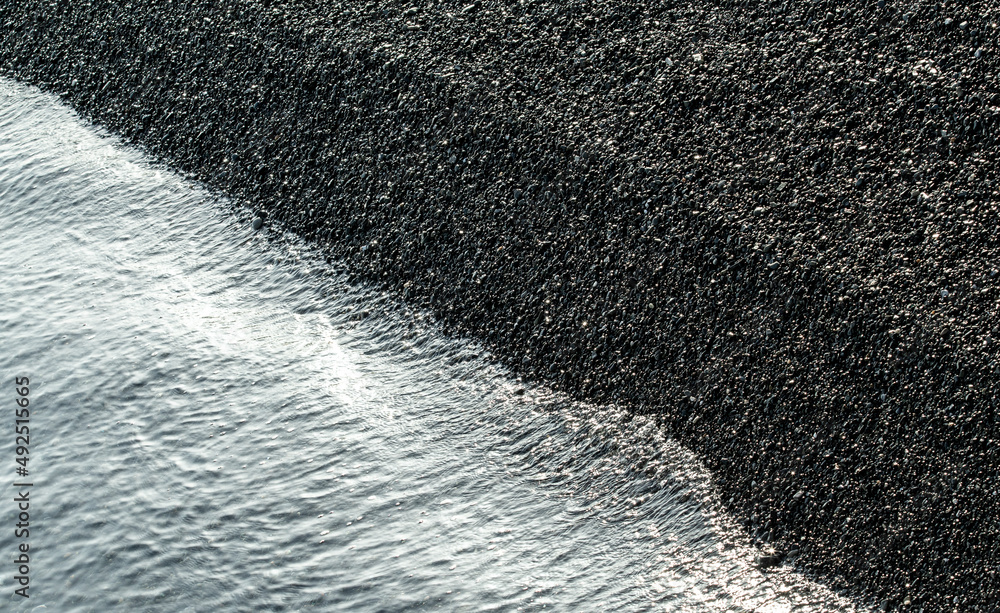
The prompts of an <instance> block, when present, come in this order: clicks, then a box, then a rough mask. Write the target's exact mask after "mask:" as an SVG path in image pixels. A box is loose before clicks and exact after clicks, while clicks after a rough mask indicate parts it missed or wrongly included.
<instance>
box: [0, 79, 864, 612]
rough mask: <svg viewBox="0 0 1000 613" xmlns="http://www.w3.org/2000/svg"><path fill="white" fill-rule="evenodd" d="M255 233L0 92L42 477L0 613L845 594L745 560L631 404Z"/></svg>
mask: <svg viewBox="0 0 1000 613" xmlns="http://www.w3.org/2000/svg"><path fill="white" fill-rule="evenodd" d="M248 221H249V220H248V219H247V218H246V216H245V214H244V213H241V212H238V211H237V212H234V209H233V207H231V206H230V204H229V203H227V202H226V201H225V200H224V199H222V198H219V197H216V196H213V195H212V194H210V193H209V192H207V191H206V190H205V189H204V188H202V187H199V186H197V185H194V184H192V183H190V182H188V181H185V180H183V179H181V178H179V177H178V176H177V175H176V174H174V173H172V172H170V171H168V170H165V169H163V168H161V167H159V166H157V165H155V164H153V163H151V162H149V161H147V160H146V159H144V158H143V156H142V155H141V154H140V153H138V152H136V151H134V150H131V149H129V148H127V147H124V146H122V145H121V144H119V143H118V141H116V140H115V139H113V138H111V137H109V136H107V135H105V134H103V133H101V132H100V131H99V130H97V129H95V128H94V127H92V126H89V125H87V124H86V123H85V122H83V121H81V120H80V119H79V118H78V117H76V116H75V115H74V114H73V112H72V111H70V110H68V109H67V108H65V107H64V106H62V105H61V104H60V103H59V101H58V100H57V99H56V98H54V97H52V96H50V95H47V94H42V93H40V92H38V91H37V90H34V89H31V88H28V87H25V86H22V85H19V84H16V83H13V82H10V81H0V262H2V264H3V271H4V275H3V277H2V281H0V293H2V294H3V295H4V297H5V298H4V309H3V311H2V312H0V329H2V331H3V336H2V338H3V351H2V352H0V373H2V377H3V381H4V382H5V383H4V387H3V388H2V390H5V391H3V392H2V393H3V394H6V396H5V397H6V398H7V399H8V400H9V399H10V398H11V394H12V391H11V389H12V384H11V383H9V382H12V381H13V378H14V377H15V376H27V377H30V378H31V382H32V408H33V412H32V421H31V433H32V434H31V441H32V442H31V470H32V475H31V476H32V479H33V482H34V484H35V485H34V488H33V490H32V531H31V539H30V541H31V551H32V557H31V590H32V591H31V598H30V599H28V600H25V599H23V598H20V597H17V596H12V595H11V590H8V592H7V593H6V594H5V595H4V596H3V597H2V598H3V599H4V600H9V602H8V605H6V606H5V607H4V609H5V610H13V611H31V610H35V609H36V608H37V607H39V606H40V605H44V606H45V607H46V609H45V610H48V611H65V612H69V611H95V612H106V611H210V610H221V611H306V610H309V611H371V612H376V611H407V610H416V609H420V610H439V611H473V610H475V611H515V610H521V611H540V610H546V611H654V610H655V611H691V612H703V611H737V612H738V611H746V612H751V611H756V612H759V613H786V612H787V613H790V612H792V611H809V612H821V611H823V612H825V611H852V610H854V609H853V608H852V607H851V606H850V605H849V604H848V603H846V602H845V601H842V600H840V599H838V598H836V597H835V596H833V595H832V594H830V593H829V591H827V590H825V589H824V588H822V587H820V586H817V585H816V584H814V583H811V582H810V581H808V580H806V579H804V578H802V577H801V576H799V575H797V574H795V573H793V572H791V571H790V570H788V569H787V568H782V569H778V570H774V571H769V572H767V573H764V572H762V571H760V570H757V569H756V568H755V567H754V565H753V551H752V550H751V549H749V548H747V547H746V546H745V544H744V543H743V541H741V540H740V539H739V538H737V537H735V536H733V535H732V534H733V533H732V532H731V531H730V530H729V529H728V528H727V520H726V519H725V517H724V516H723V515H722V514H720V513H719V512H718V510H717V509H718V505H717V504H716V503H715V501H714V499H713V496H712V490H711V486H710V482H709V480H708V479H707V477H706V476H705V474H704V471H703V470H702V469H701V468H700V467H699V465H698V463H697V462H696V460H695V459H694V458H693V457H691V455H690V454H689V453H687V452H686V451H684V450H683V449H682V448H680V447H679V446H678V445H676V444H675V443H673V442H672V441H670V440H667V439H665V438H664V437H663V436H662V434H661V433H659V431H658V430H657V429H656V428H655V427H654V425H653V424H652V422H650V421H649V420H647V419H644V418H638V417H631V416H629V415H628V414H627V413H625V412H623V411H621V410H619V409H617V408H615V407H597V406H587V405H582V404H579V403H574V402H571V401H569V400H567V399H565V398H564V397H562V396H560V395H559V394H555V393H552V392H550V391H547V390H545V389H544V388H538V387H531V386H528V387H525V386H522V385H521V384H520V383H519V382H518V380H517V379H516V378H515V377H513V376H512V375H510V374H509V373H508V372H506V371H505V370H504V369H503V368H500V367H498V366H496V365H495V364H494V363H492V362H491V361H490V359H489V356H488V355H484V354H483V352H482V350H481V349H480V348H478V347H477V346H476V345H475V344H473V343H469V342H464V341H459V340H455V339H448V338H445V337H443V336H442V335H441V334H440V333H439V332H437V331H436V329H435V327H434V325H433V324H432V323H431V322H430V321H429V319H428V318H427V317H426V316H425V315H424V314H421V313H416V312H412V311H409V310H407V309H405V308H403V307H401V306H400V305H399V304H398V303H396V302H394V301H393V300H392V299H390V298H389V297H388V296H385V295H383V294H381V293H379V292H377V291H374V290H371V289H366V288H363V287H358V286H352V285H350V284H349V283H347V282H346V281H345V279H344V278H343V276H342V275H341V274H340V273H338V272H337V271H336V270H334V269H333V268H332V267H330V266H329V265H326V264H324V263H323V262H322V260H320V259H319V258H316V257H315V256H314V255H313V254H312V253H311V252H310V250H309V249H308V248H307V246H305V245H302V244H300V243H299V242H298V241H296V240H295V239H294V237H290V236H282V235H281V234H280V232H278V231H277V230H273V229H272V230H268V231H266V232H253V231H252V230H250V228H249V223H248ZM4 415H8V413H7V412H5V413H4ZM5 419H7V417H5ZM3 427H5V428H6V427H7V426H6V425H4V426H3ZM8 445H10V443H8ZM5 449H7V452H6V453H7V455H5V457H13V449H12V448H8V447H5ZM3 470H9V471H10V472H9V473H8V474H9V476H10V477H11V479H7V478H5V479H4V486H3V488H2V489H3V491H2V498H3V500H6V501H10V500H11V499H12V497H13V496H14V495H15V488H13V486H12V485H11V482H12V478H13V466H8V467H6V468H4V469H3ZM0 512H2V516H3V517H5V518H7V520H5V521H10V518H11V517H12V512H13V505H11V504H10V503H9V502H8V503H6V504H4V506H3V507H2V510H0ZM15 547H16V543H15V539H14V538H13V535H12V531H11V530H8V529H7V528H6V527H4V528H3V529H2V530H0V551H2V555H4V556H5V557H6V556H8V555H13V552H14V548H15ZM10 570H11V569H10V568H9V567H8V568H5V570H4V573H5V575H4V576H5V579H4V584H5V585H8V586H9V585H11V582H10Z"/></svg>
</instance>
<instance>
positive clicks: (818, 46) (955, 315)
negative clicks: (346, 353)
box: [0, 0, 1000, 611]
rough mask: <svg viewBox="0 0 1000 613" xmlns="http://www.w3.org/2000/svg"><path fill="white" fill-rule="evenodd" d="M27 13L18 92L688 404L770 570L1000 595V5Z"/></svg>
mask: <svg viewBox="0 0 1000 613" xmlns="http://www.w3.org/2000/svg"><path fill="white" fill-rule="evenodd" d="M216 5H226V6H224V7H220V6H216ZM0 6H2V10H0V72H2V74H5V75H7V76H12V77H15V78H18V79H21V80H23V81H27V82H31V83H35V84H38V85H41V86H42V87H44V88H45V89H47V90H49V91H53V92H57V93H60V94H61V96H62V97H63V99H65V100H66V101H67V102H69V103H70V104H72V105H73V106H74V107H75V108H76V109H78V110H79V111H80V112H81V113H83V114H84V115H86V116H88V117H90V118H92V119H93V120H95V121H96V122H98V123H100V124H102V125H105V126H107V127H108V128H110V129H111V130H113V131H115V132H117V133H119V134H121V135H123V136H124V137H125V138H126V139H127V140H129V141H131V142H135V143H137V144H140V145H141V146H142V147H143V148H144V149H145V150H146V151H147V152H149V153H151V154H152V155H154V156H157V157H159V158H161V159H163V160H165V161H167V162H168V163H170V164H172V165H173V166H174V167H176V168H179V169H182V170H184V171H186V172H188V173H190V174H191V175H192V176H194V177H196V178H197V179H200V180H202V181H204V182H205V183H207V184H208V185H211V186H213V187H215V188H218V189H220V190H221V191H223V192H225V193H227V194H230V195H231V196H233V197H234V198H235V199H236V200H237V201H239V202H243V203H246V204H248V205H249V206H251V207H253V208H256V209H260V210H263V211H266V213H267V225H265V231H266V228H267V227H269V226H270V225H271V224H275V223H277V224H281V225H284V226H285V227H289V228H292V229H294V230H295V231H297V232H298V233H300V234H301V235H303V236H305V237H307V238H310V239H313V240H315V241H317V242H319V243H321V244H325V245H327V247H328V249H329V253H330V255H331V256H332V257H335V258H338V259H340V260H341V261H344V262H346V263H347V266H348V267H349V268H350V270H352V271H353V273H354V274H356V275H357V276H358V278H360V279H363V280H366V281H368V282H373V283H376V284H379V285H381V286H383V287H386V288H389V289H391V290H393V291H394V292H396V293H397V294H398V295H401V296H405V297H406V299H407V301H409V302H410V303H411V304H414V305H418V306H426V307H429V308H431V309H432V310H433V312H434V313H436V314H437V315H438V317H439V318H440V320H441V321H442V322H443V323H444V324H445V326H446V327H448V328H449V329H450V330H452V331H453V332H455V333H458V334H464V335H468V336H471V337H474V338H477V339H480V340H481V341H482V342H483V343H485V344H486V345H487V346H488V347H489V348H490V349H491V351H492V352H493V353H494V354H495V355H496V356H497V357H498V358H500V359H502V360H503V361H504V362H506V363H507V364H509V365H511V366H512V367H514V368H515V369H516V370H517V371H518V372H520V373H522V374H523V375H525V376H527V377H530V378H532V379H536V380H542V381H545V382H547V383H549V384H551V385H554V386H556V387H558V388H560V389H563V390H566V391H567V392H569V393H570V394H572V395H574V396H577V397H580V398H585V399H591V400H597V401H615V402H620V403H623V404H627V405H629V406H631V407H633V408H634V410H636V411H645V412H652V413H655V414H656V415H658V416H660V417H661V418H662V424H663V427H664V428H665V429H666V430H667V431H669V432H670V433H672V434H673V435H674V436H676V437H677V438H678V439H679V440H681V441H682V442H683V443H685V444H686V445H688V446H689V447H691V448H692V449H694V450H696V451H697V452H698V453H700V455H701V456H702V457H703V458H704V459H705V461H706V463H707V464H708V465H709V466H710V468H711V469H712V471H713V472H714V474H715V476H716V479H717V484H718V488H719V490H720V491H721V493H722V495H723V499H724V500H725V501H727V503H728V507H729V509H730V510H731V511H732V513H733V514H734V515H735V516H736V517H738V518H739V519H740V520H741V521H742V522H743V523H744V524H745V525H746V527H747V529H748V531H749V532H750V533H751V534H752V535H754V536H755V538H757V539H759V540H760V541H761V543H762V546H764V547H771V548H774V550H775V551H776V552H777V555H778V558H770V559H769V560H770V561H777V560H778V559H782V558H783V559H785V560H787V561H789V562H791V563H794V564H795V565H796V566H797V567H798V568H800V569H803V570H806V571H808V572H811V573H812V574H813V575H814V576H818V577H820V578H822V579H824V580H825V581H827V582H828V583H830V584H831V585H833V586H835V587H837V588H839V589H841V590H843V591H845V592H849V593H854V594H856V595H858V596H859V597H861V598H862V599H865V600H868V601H870V602H873V603H875V604H876V605H880V606H882V607H884V608H885V609H888V610H905V611H920V610H921V609H923V610H924V611H953V610H957V611H997V610H998V608H997V607H998V605H997V602H998V601H1000V590H998V586H1000V580H998V578H997V571H998V565H1000V551H998V538H997V537H998V531H1000V511H998V510H1000V499H998V498H1000V497H998V488H1000V483H998V467H1000V452H998V447H997V441H998V440H1000V432H998V428H997V422H996V420H997V391H998V389H997V388H998V381H1000V374H998V370H997V369H998V362H997V359H998V340H1000V330H998V326H1000V316H998V301H1000V292H998V287H997V286H998V282H1000V274H998V272H997V269H998V267H1000V258H998V256H1000V251H998V238H997V233H996V229H997V225H998V210H997V209H998V202H1000V197H998V192H997V189H998V187H997V175H998V173H997V153H998V143H997V133H998V130H1000V87H998V82H997V79H998V70H997V69H998V66H1000V63H998V57H997V53H998V51H1000V49H998V45H997V39H998V29H997V22H998V21H1000V14H998V10H997V5H996V4H995V3H972V4H968V5H965V6H962V5H959V4H954V3H949V4H932V3H918V2H909V3H907V2H857V1H854V2H850V1H849V2H842V3H835V2H825V1H817V2H777V3H771V4H769V3H766V2H762V3H755V2H747V3H735V2H721V1H711V0H710V1H708V2H699V3H684V2H676V3H674V2H665V3H659V2H651V3H647V2H642V3H639V2H634V1H632V0H625V1H623V2H610V1H609V2H591V1H589V0H583V1H581V2H573V3H555V2H530V1H527V2H506V3H496V2H485V3H479V2H476V3H475V4H465V3H451V2H439V3H434V2H424V3H419V4H418V3H414V4H413V5H410V4H407V3H399V2H382V3H371V4H366V3H363V2H352V1H345V2H332V1H329V2H287V3H275V2H264V1H249V0H248V1H245V2H236V1H233V2H222V3H219V2H207V1H206V2H180V1H174V2H167V1H164V0H156V1H143V2H138V1H136V2H131V3H126V2H104V1H101V0H95V1H94V2H91V3H89V4H85V3H83V2H72V3H69V2H52V3H50V2H37V1H34V0H7V1H4V2H0ZM247 223H249V219H248V220H247Z"/></svg>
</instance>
